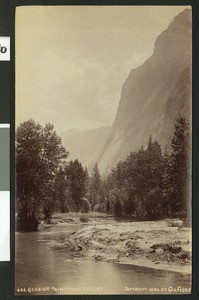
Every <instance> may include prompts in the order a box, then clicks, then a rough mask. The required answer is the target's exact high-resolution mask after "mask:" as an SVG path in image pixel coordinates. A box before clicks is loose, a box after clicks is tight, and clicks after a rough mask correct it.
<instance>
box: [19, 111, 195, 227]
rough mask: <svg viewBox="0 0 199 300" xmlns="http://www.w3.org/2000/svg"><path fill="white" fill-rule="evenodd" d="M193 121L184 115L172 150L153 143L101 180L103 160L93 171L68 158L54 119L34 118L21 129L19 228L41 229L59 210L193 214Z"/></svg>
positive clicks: (131, 214)
mask: <svg viewBox="0 0 199 300" xmlns="http://www.w3.org/2000/svg"><path fill="white" fill-rule="evenodd" d="M189 127H190V125H189V121H188V119H187V118H185V117H184V116H179V117H178V118H177V120H176V124H175V126H174V134H173V138H172V140H171V151H170V152H168V153H167V152H164V153H163V152H162V150H161V146H160V144H159V143H158V142H157V141H155V140H154V141H153V139H152V137H151V136H150V137H149V141H148V145H147V147H146V148H145V149H144V147H143V146H142V147H141V148H140V149H139V150H138V151H136V152H132V153H130V154H129V155H128V157H127V158H126V159H125V160H124V161H120V162H119V163H118V164H117V165H116V167H115V168H114V169H113V170H112V171H111V173H110V174H109V175H108V176H107V178H106V179H104V180H102V178H101V176H100V171H99V168H98V165H97V164H95V166H94V167H93V170H92V172H91V174H90V175H89V173H88V170H87V168H84V167H83V166H82V164H81V162H79V161H78V160H77V159H76V160H74V161H68V157H69V152H68V151H67V150H66V149H65V148H64V147H63V146H62V143H61V138H60V137H58V136H57V134H56V132H55V130H54V127H53V125H52V124H50V123H49V124H46V125H45V126H44V127H42V126H41V125H40V124H38V123H36V122H35V121H34V120H32V119H30V120H28V121H26V122H24V123H21V124H20V126H19V127H18V128H17V131H16V185H17V193H16V195H17V228H18V230H20V231H31V230H37V228H38V220H39V219H41V218H43V219H44V220H45V221H46V222H49V221H50V219H51V216H52V214H53V213H54V212H55V211H60V212H63V213H64V212H69V211H75V212H79V211H81V212H85V213H87V212H89V211H90V210H91V211H99V212H105V213H108V214H109V213H110V214H114V215H115V217H116V218H121V217H124V218H126V217H130V218H133V219H135V220H138V219H139V220H142V219H160V218H164V217H179V218H189V216H190V207H189V205H190V203H189V201H188V199H189V198H190V194H191V191H190V186H191V185H190V178H191V174H190V172H191V171H190V170H191V162H190V158H191V150H190V128H189Z"/></svg>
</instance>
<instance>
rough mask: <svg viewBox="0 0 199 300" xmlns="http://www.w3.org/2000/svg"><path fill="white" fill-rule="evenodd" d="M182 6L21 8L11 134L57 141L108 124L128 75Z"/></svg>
mask: <svg viewBox="0 0 199 300" xmlns="http://www.w3.org/2000/svg"><path fill="white" fill-rule="evenodd" d="M185 8H187V7H186V6H97V7H96V6H22V7H17V9H16V36H15V37H16V53H15V54H16V126H18V125H19V124H20V123H21V122H24V121H26V120H28V119H29V118H33V119H34V120H35V121H37V122H39V123H40V124H41V125H44V124H45V123H48V122H50V123H52V124H53V125H54V126H55V129H56V131H57V133H63V132H64V131H66V130H68V129H72V128H77V129H82V130H84V129H92V128H98V127H102V126H107V125H111V124H112V123H113V121H114V118H115V115H116V112H117V108H118V104H119V100H120V94H121V89H122V85H123V83H124V80H125V79H126V78H127V77H128V75H129V72H130V71H131V69H134V68H136V67H138V66H139V65H141V64H142V63H143V62H144V61H145V60H146V59H147V58H148V57H150V56H151V54H152V52H153V49H154V42H155V40H156V38H157V36H158V35H159V34H160V33H161V32H162V31H163V30H165V29H166V28H167V27H168V24H169V23H170V21H171V20H172V19H173V18H174V17H175V16H176V15H177V14H178V13H179V12H181V11H183V10H184V9H185Z"/></svg>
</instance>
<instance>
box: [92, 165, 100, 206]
mask: <svg viewBox="0 0 199 300" xmlns="http://www.w3.org/2000/svg"><path fill="white" fill-rule="evenodd" d="M100 194H101V178H100V172H99V168H98V165H97V164H95V166H94V168H93V170H92V175H91V182H90V195H89V198H90V203H91V208H92V210H93V209H94V207H95V205H96V204H99V202H100Z"/></svg>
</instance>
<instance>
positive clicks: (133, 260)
mask: <svg viewBox="0 0 199 300" xmlns="http://www.w3.org/2000/svg"><path fill="white" fill-rule="evenodd" d="M90 219H91V220H90V221H88V220H87V222H85V225H86V224H87V225H86V226H84V228H83V229H80V230H78V231H77V232H73V233H70V234H68V235H67V237H66V242H67V243H69V244H70V247H71V249H72V250H73V251H74V252H75V253H76V252H78V253H79V254H80V255H82V256H89V257H93V258H94V259H95V260H96V261H106V262H114V263H120V264H130V265H137V266H144V267H148V268H156V269H163V270H168V271H173V272H181V273H184V274H191V248H192V247H191V229H190V228H189V227H184V226H183V225H182V222H181V221H179V220H161V221H142V222H116V221H115V220H114V219H111V217H110V218H109V219H107V218H106V217H105V216H104V217H102V216H98V218H97V217H94V218H90ZM78 220H79V219H78ZM76 221H77V220H76ZM73 222H75V221H74V219H73ZM78 222H79V221H78Z"/></svg>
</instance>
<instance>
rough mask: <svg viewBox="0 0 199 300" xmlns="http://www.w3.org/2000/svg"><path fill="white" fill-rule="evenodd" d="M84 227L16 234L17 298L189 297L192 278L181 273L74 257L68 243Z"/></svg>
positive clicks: (50, 228)
mask: <svg viewBox="0 0 199 300" xmlns="http://www.w3.org/2000/svg"><path fill="white" fill-rule="evenodd" d="M81 227H82V226H79V225H53V226H49V227H46V228H44V229H43V230H41V231H38V232H29V233H16V258H15V261H16V270H15V274H16V280H15V287H16V294H18V295H26V294H29V295H31V294H32V295H50V294H52V295H61V294H156V293H158V294H161V293H163V294H164V293H165V294H173V293H174V294H175V293H181V292H182V293H185V294H186V291H187V289H188V288H190V278H189V276H184V275H182V274H179V273H175V272H169V271H161V270H154V269H149V268H143V267H135V266H129V265H122V264H114V263H106V262H97V261H95V260H94V259H91V258H85V257H84V258H82V257H78V256H74V253H72V252H71V250H70V247H69V246H67V245H65V244H64V242H66V234H67V233H69V232H72V231H76V230H78V229H79V228H81ZM163 289H165V290H163ZM177 289H178V290H177ZM182 289H183V290H182Z"/></svg>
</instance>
